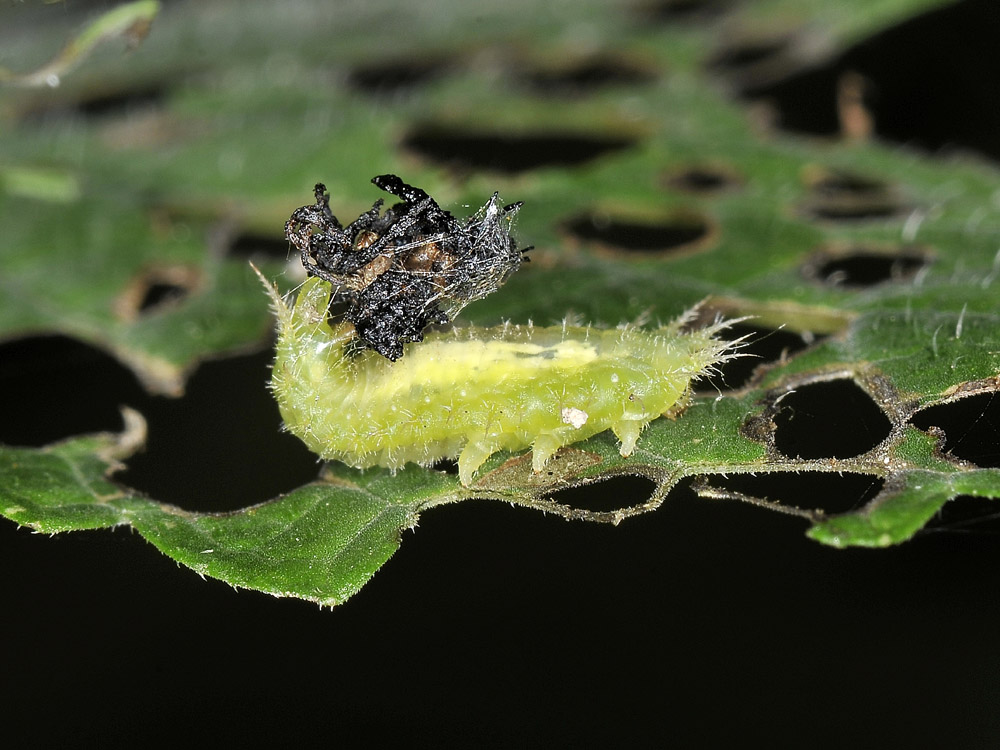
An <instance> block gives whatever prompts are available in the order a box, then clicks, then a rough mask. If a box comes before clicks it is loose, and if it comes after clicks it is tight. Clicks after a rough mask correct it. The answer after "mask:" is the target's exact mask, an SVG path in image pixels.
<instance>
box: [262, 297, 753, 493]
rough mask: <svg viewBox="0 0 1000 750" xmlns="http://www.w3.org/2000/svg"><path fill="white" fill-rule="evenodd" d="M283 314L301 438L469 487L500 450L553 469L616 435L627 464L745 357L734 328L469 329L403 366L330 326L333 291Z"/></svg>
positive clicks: (284, 397)
mask: <svg viewBox="0 0 1000 750" xmlns="http://www.w3.org/2000/svg"><path fill="white" fill-rule="evenodd" d="M268 289H269V290H270V293H271V295H272V298H273V303H274V307H275V310H276V312H277V317H278V342H277V354H276V359H275V363H274V369H273V374H272V389H273V391H274V394H275V397H276V398H277V401H278V404H279V407H280V410H281V414H282V417H283V419H284V421H285V425H286V427H287V429H288V430H289V431H291V432H292V433H293V434H295V435H297V436H298V437H299V438H300V439H302V440H303V441H304V442H305V443H306V445H307V446H309V448H310V449H311V450H313V451H314V452H315V453H317V454H319V455H320V456H321V457H322V458H324V459H326V460H338V461H342V462H344V463H346V464H348V465H350V466H354V467H358V468H365V467H370V466H384V467H388V468H391V469H398V468H401V467H402V466H404V465H405V464H406V463H407V462H415V463H418V464H422V465H429V464H432V463H433V462H434V461H436V460H438V459H441V458H457V459H458V467H459V478H460V480H461V482H462V484H463V485H465V486H468V485H469V484H470V483H471V482H472V480H473V478H474V475H475V472H476V470H477V469H478V468H479V467H480V466H481V465H482V464H483V462H485V461H486V459H488V458H489V457H490V456H491V455H493V454H494V453H496V452H497V451H500V450H509V451H519V450H524V449H526V448H529V447H530V448H531V449H532V452H533V456H532V467H533V468H534V470H535V471H540V470H542V468H543V467H544V466H545V463H546V462H547V461H548V459H549V458H550V457H551V456H552V455H553V454H554V453H555V452H556V451H557V450H558V449H559V448H561V447H562V446H565V445H569V444H571V443H575V442H578V441H580V440H584V439H586V438H589V437H591V436H593V435H596V434H597V433H600V432H603V431H605V430H608V429H610V430H611V431H612V432H613V433H614V434H615V436H616V437H617V438H618V439H619V441H620V442H621V448H620V450H621V454H622V455H623V456H628V455H630V454H631V453H632V451H633V450H634V448H635V446H636V441H637V440H638V438H639V435H640V433H641V432H642V430H643V429H644V428H645V427H646V426H647V425H648V424H649V423H650V422H651V421H652V420H653V419H655V418H657V417H658V416H660V415H661V414H664V413H673V412H675V411H679V410H680V409H681V408H683V406H684V405H685V404H686V400H687V398H688V394H689V391H690V387H691V383H692V382H693V381H694V380H695V379H697V378H698V377H700V376H702V375H704V374H706V373H707V372H709V371H710V370H711V368H713V366H715V365H716V364H717V363H719V362H721V361H724V360H726V359H728V358H731V357H732V356H735V355H734V353H733V351H732V349H733V346H734V344H735V343H736V342H732V341H725V340H723V339H720V338H717V337H716V334H718V333H719V332H720V331H721V330H723V329H724V328H725V327H726V326H727V325H728V323H726V322H717V323H716V324H714V325H712V326H709V327H706V328H702V329H698V330H693V331H683V330H682V326H683V325H684V323H686V322H687V321H688V317H687V316H682V317H681V318H680V319H678V320H676V321H674V322H673V323H671V324H669V325H668V326H665V327H662V328H658V329H654V330H642V329H639V328H636V327H633V326H622V327H619V328H616V329H599V328H594V327H586V326H572V325H563V326H555V327H537V326H531V325H526V326H525V325H509V324H508V325H504V326H499V327H496V328H476V327H456V328H454V329H453V330H451V331H444V332H431V333H428V334H427V335H426V336H425V338H424V341H423V342H422V343H411V344H407V345H406V351H405V354H404V356H402V357H401V358H400V359H399V360H398V361H396V362H392V361H389V360H387V359H386V358H384V357H382V356H380V355H379V354H377V353H376V352H373V351H371V350H359V349H358V347H356V346H354V347H352V346H351V342H352V340H353V338H354V332H353V329H352V326H351V325H350V323H340V324H333V325H331V324H330V322H329V321H328V319H327V308H328V304H329V299H330V293H331V287H330V284H329V283H328V282H326V281H323V280H321V279H319V278H311V279H309V280H307V281H306V282H305V283H304V284H303V285H302V287H301V289H300V290H299V293H298V296H297V298H296V300H295V302H294V304H292V305H291V306H288V305H286V304H285V302H284V301H283V300H282V299H281V298H280V297H279V296H278V294H277V292H276V291H275V290H274V289H273V287H271V286H270V285H268Z"/></svg>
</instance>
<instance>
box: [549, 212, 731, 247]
mask: <svg viewBox="0 0 1000 750" xmlns="http://www.w3.org/2000/svg"><path fill="white" fill-rule="evenodd" d="M563 229H564V231H566V232H567V233H568V234H569V235H571V236H572V237H574V238H575V239H578V240H582V241H584V242H589V243H594V244H596V245H602V246H604V247H605V248H609V249H612V250H625V251H629V252H636V253H652V252H657V253H667V252H669V253H679V252H683V251H685V250H691V249H693V248H694V247H696V246H698V247H700V246H704V245H705V244H707V241H708V239H709V238H710V237H711V236H712V234H713V233H712V231H711V227H710V225H709V222H708V220H707V219H705V218H704V217H703V216H702V215H701V214H698V213H695V212H692V211H684V212H681V211H678V212H674V213H672V214H670V215H669V216H667V217H665V218H663V219H662V220H660V221H650V220H640V219H633V218H627V217H615V216H611V215H609V214H606V213H603V212H596V211H595V212H591V213H586V214H581V215H580V216H576V217H574V218H571V219H568V220H567V221H565V222H563Z"/></svg>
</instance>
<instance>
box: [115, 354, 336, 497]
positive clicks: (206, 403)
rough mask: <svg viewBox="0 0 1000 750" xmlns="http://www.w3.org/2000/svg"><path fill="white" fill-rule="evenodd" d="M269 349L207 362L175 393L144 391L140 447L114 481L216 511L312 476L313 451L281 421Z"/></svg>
mask: <svg viewBox="0 0 1000 750" xmlns="http://www.w3.org/2000/svg"><path fill="white" fill-rule="evenodd" d="M271 360H272V354H271V352H269V351H267V352H261V353H258V354H253V355H246V356H241V357H232V358H229V359H224V360H218V361H214V362H206V363H205V364H203V365H201V366H200V367H199V368H198V369H197V370H196V371H195V373H194V374H193V375H192V377H191V379H190V381H189V382H188V386H187V389H186V392H185V395H184V396H183V397H182V398H179V399H168V398H162V397H156V398H150V400H149V403H148V405H147V406H146V407H145V408H144V409H143V414H144V416H145V417H146V421H147V427H148V440H147V444H146V449H145V450H144V451H142V452H141V453H138V454H136V455H135V456H132V457H131V458H129V459H128V460H127V461H126V465H127V468H126V469H125V470H124V471H122V472H119V473H117V474H115V476H114V478H115V481H118V482H121V483H122V484H126V485H128V486H129V487H133V488H135V489H137V490H141V491H142V492H145V493H147V494H148V495H150V496H151V497H154V498H156V499H157V500H159V501H162V502H169V503H173V504H175V505H179V506H180V507H182V508H185V509H187V510H197V511H211V512H221V511H227V510H236V509H238V508H243V507H246V506H248V505H252V504H254V503H260V502H263V501H265V500H269V499H271V498H272V497H274V496H276V495H278V494H280V493H282V492H287V491H289V490H291V489H294V488H295V487H298V486H300V485H302V484H305V483H307V482H310V481H312V480H313V479H315V478H316V476H317V475H318V473H319V469H320V464H319V462H318V460H317V458H316V456H315V455H313V454H312V453H311V452H310V451H309V449H308V448H306V447H305V445H303V444H302V443H301V442H300V441H299V440H298V439H297V438H295V437H294V436H292V435H291V434H289V433H287V432H283V431H282V429H281V417H280V415H279V414H278V407H277V404H276V403H275V401H274V399H273V398H272V396H271V394H270V393H269V392H268V390H267V381H268V378H269V367H270V364H271Z"/></svg>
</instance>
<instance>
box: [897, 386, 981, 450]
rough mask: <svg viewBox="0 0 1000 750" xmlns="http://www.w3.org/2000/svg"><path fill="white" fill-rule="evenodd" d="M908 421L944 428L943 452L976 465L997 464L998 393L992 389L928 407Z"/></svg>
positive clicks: (929, 426) (922, 425) (927, 426)
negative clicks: (988, 391)
mask: <svg viewBox="0 0 1000 750" xmlns="http://www.w3.org/2000/svg"><path fill="white" fill-rule="evenodd" d="M910 421H911V422H912V423H913V425H914V426H916V427H917V428H919V429H921V430H924V431H927V430H929V429H930V428H931V427H938V428H940V429H942V430H944V434H945V441H944V447H943V450H944V452H945V453H948V454H950V455H952V456H954V457H955V458H960V459H963V460H965V461H969V462H971V463H974V464H975V465H976V466H982V467H998V466H1000V395H998V394H997V393H996V392H993V393H980V394H978V395H975V396H968V397H967V398H962V399H959V400H958V401H952V402H951V403H948V404H940V405H938V406H931V407H929V408H927V409H923V410H921V411H919V412H917V413H916V414H915V415H914V416H913V418H912V419H911V420H910Z"/></svg>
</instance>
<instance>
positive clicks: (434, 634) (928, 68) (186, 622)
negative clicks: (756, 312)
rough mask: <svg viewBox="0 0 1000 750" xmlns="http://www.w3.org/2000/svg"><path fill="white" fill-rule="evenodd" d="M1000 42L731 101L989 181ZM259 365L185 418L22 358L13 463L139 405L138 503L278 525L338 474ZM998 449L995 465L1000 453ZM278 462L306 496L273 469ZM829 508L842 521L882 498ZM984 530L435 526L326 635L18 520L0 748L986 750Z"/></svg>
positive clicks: (848, 492)
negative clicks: (227, 509)
mask: <svg viewBox="0 0 1000 750" xmlns="http://www.w3.org/2000/svg"><path fill="white" fill-rule="evenodd" d="M707 5H711V3H708V4H707ZM998 18H1000V16H998V15H997V9H996V6H995V5H993V4H990V3H984V2H966V3H958V4H956V5H955V7H954V8H953V9H949V11H948V12H939V13H935V14H928V16H927V17H925V18H922V19H917V20H915V21H911V22H908V23H907V24H903V25H901V26H900V27H898V28H897V29H893V30H891V31H889V32H886V33H885V34H882V35H879V36H878V37H877V38H874V39H872V40H867V41H866V42H864V43H862V44H860V45H858V46H857V47H856V48H854V49H852V50H850V51H848V52H847V53H845V55H844V56H842V57H841V58H838V59H837V60H834V61H832V62H831V63H830V64H829V65H828V66H827V67H825V68H822V69H816V70H811V71H807V72H802V73H798V74H796V75H795V76H789V77H787V78H785V79H782V80H779V81H771V82H759V81H754V80H752V76H751V77H750V78H746V77H744V78H739V80H737V79H736V78H734V80H736V83H737V85H735V86H734V90H735V91H736V92H737V93H738V94H740V95H744V96H747V97H750V98H753V99H767V100H768V101H770V102H771V104H772V106H775V107H776V108H777V111H778V112H779V115H780V117H779V124H784V125H785V126H786V127H788V128H789V129H791V130H795V131H796V132H806V133H812V134H816V135H829V134H831V133H832V132H833V131H834V130H835V128H836V123H835V118H834V119H833V120H824V119H823V118H822V117H821V116H820V115H822V112H823V111H824V110H823V107H827V108H829V107H830V106H831V104H830V102H831V101H832V100H831V99H830V92H832V86H833V83H832V82H835V81H836V79H837V77H838V71H842V70H845V69H851V70H861V72H862V73H864V74H865V75H866V76H867V78H868V80H869V83H870V85H871V92H872V101H871V103H870V106H871V107H872V110H873V112H874V114H875V119H876V122H879V123H886V124H887V125H886V127H887V128H889V129H888V130H886V131H884V132H880V133H879V135H880V137H883V138H885V139H894V140H898V141H902V142H904V143H907V144H908V145H909V146H910V147H913V148H924V149H929V150H933V151H939V150H941V149H944V150H946V151H948V152H952V151H954V150H961V151H966V150H971V151H976V152H979V153H981V154H985V155H987V156H990V157H996V156H997V155H998V154H1000V149H998V147H997V141H996V134H997V133H1000V127H997V125H998V124H997V122H996V121H997V119H998V117H1000V107H997V106H996V105H997V98H996V95H995V93H994V92H995V90H996V86H995V83H994V82H995V81H996V80H997V76H996V71H995V69H994V70H991V69H990V68H989V67H988V66H990V65H992V66H993V67H994V68H995V67H996V65H997V57H996V55H995V54H994V53H992V52H989V53H987V51H988V50H992V49H994V47H993V45H995V40H996V39H997V38H998V37H997V35H996V31H997V30H998V28H997V25H998V24H997V21H998ZM931 47H933V48H934V49H936V50H938V51H939V54H936V55H933V56H931V55H929V54H928V53H927V50H928V49H929V48H931ZM977 50H978V51H979V52H980V53H981V54H979V55H978V56H977V54H976V51H977ZM838 66H839V67H838ZM866 66H867V67H866ZM907 66H909V67H907ZM736 67H739V66H736ZM907 70H908V71H909V75H904V74H903V73H904V72H905V71H907ZM810 76H811V77H812V78H809V77H810ZM803 79H804V80H806V81H807V82H808V83H809V85H803V83H802V80H803ZM823 81H827V82H828V84H829V85H828V88H827V92H828V93H827V96H826V98H823V96H822V91H823V88H822V87H823V86H824V85H826V84H823ZM956 81H960V82H961V86H959V85H958V84H956ZM796 92H798V93H796ZM816 97H820V98H821V99H823V101H825V104H817V99H816ZM914 102H917V103H914ZM830 111H831V112H832V111H833V110H832V109H831V110H830ZM831 123H832V124H831ZM942 123H943V124H942ZM949 123H950V124H952V125H953V126H954V129H952V130H948V129H947V127H946V126H947V124H949ZM972 131H976V132H972ZM977 133H978V135H977ZM268 358H269V354H268V353H267V352H261V353H259V354H254V355H247V356H245V357H240V358H233V359H231V360H227V361H225V362H217V363H210V364H207V365H205V366H203V367H202V368H201V369H200V370H199V372H198V373H197V374H196V375H195V377H194V379H193V381H192V383H191V385H190V388H189V393H188V395H187V396H186V397H185V398H184V399H182V400H181V401H175V402H171V401H167V400H164V399H152V398H149V397H147V396H144V395H143V394H142V393H141V391H140V390H139V389H138V386H137V385H136V384H135V382H134V379H132V378H131V376H130V375H129V374H128V373H127V372H125V371H124V370H122V369H121V368H120V367H119V366H117V365H115V364H114V363H112V362H109V361H107V360H106V358H104V357H103V356H102V355H100V354H98V353H96V352H94V351H92V350H90V349H89V348H88V347H83V346H81V345H78V344H74V343H72V342H69V341H67V340H65V339H59V338H55V339H32V340H28V341H22V342H17V343H14V344H9V345H6V346H4V347H2V348H0V390H2V391H3V403H0V410H2V411H0V413H2V414H3V415H4V416H3V419H2V424H3V435H2V436H0V439H2V440H3V441H4V442H9V443H13V444H42V443H44V442H47V441H49V440H52V439H57V438H59V437H63V436H65V435H69V434H74V433H77V432H79V431H84V430H86V431H90V430H94V429H116V428H117V427H118V424H119V423H118V422H117V419H118V418H117V416H116V414H117V405H118V404H119V403H130V404H132V405H134V406H137V407H138V408H140V410H142V411H143V412H144V413H145V414H146V415H147V417H148V418H149V422H150V427H151V432H150V435H151V437H150V444H149V446H148V447H147V450H146V451H145V452H144V453H143V454H140V455H139V456H137V457H136V458H135V459H133V460H132V461H130V462H129V468H128V470H127V471H126V472H125V473H124V474H121V475H119V479H121V480H122V481H123V482H126V483H128V484H130V485H131V486H134V487H137V488H140V489H142V490H144V491H147V492H149V493H150V494H151V495H153V496H155V497H157V498H158V499H160V500H165V501H175V502H177V501H180V500H181V499H183V502H184V504H185V507H193V505H192V504H198V503H200V505H199V507H201V508H202V509H222V508H223V507H224V505H225V499H224V498H225V497H239V498H246V497H248V496H254V497H256V498H257V499H260V500H263V499H266V498H267V497H271V496H272V495H274V494H275V493H276V492H280V491H282V490H287V489H289V488H290V487H294V486H296V485H297V484H299V483H301V482H303V481H308V479H309V478H310V477H312V476H315V473H316V471H317V466H316V464H315V463H314V462H313V460H312V458H311V456H309V455H308V453H306V452H304V449H301V447H300V446H299V445H298V444H297V443H296V442H295V441H293V440H291V439H289V438H287V436H280V435H278V431H277V424H278V421H277V415H276V412H275V409H274V407H273V404H272V403H271V402H270V400H269V398H268V395H267V393H266V391H265V390H264V387H263V384H264V382H265V379H266V376H267V370H266V365H267V361H268ZM66 383H72V384H73V386H72V388H66V387H65V384H66ZM60 384H62V385H63V386H64V387H61V388H60V387H59V386H60ZM237 405H238V406H237ZM234 408H239V409H240V410H241V413H245V414H246V415H247V419H248V420H250V421H251V422H252V423H253V424H255V425H259V428H255V429H252V430H247V431H246V433H245V434H241V435H239V436H234V435H232V434H229V433H213V432H212V428H211V425H212V424H213V423H216V420H213V419H211V418H209V419H207V420H206V414H208V415H209V417H211V415H212V414H213V413H215V414H218V415H220V417H223V418H221V419H219V420H218V422H220V423H222V424H225V423H226V421H227V420H226V419H225V418H224V415H226V414H227V412H228V411H229V410H231V409H234ZM39 409H44V413H45V414H48V415H51V418H49V419H44V420H39V419H38V418H37V416H38V413H39V411H38V410H39ZM213 409H214V410H215V411H214V412H213V411H212V410H213ZM195 424H198V425H201V427H199V428H197V429H195V428H194V427H193V425H195ZM40 425H41V426H40ZM220 429H224V428H220ZM258 436H263V437H258ZM237 438H239V439H240V440H243V441H244V442H239V443H238V442H235V440H236V439H237ZM980 440H981V441H985V442H986V443H990V444H992V445H993V446H995V445H996V442H997V438H996V432H995V431H994V432H992V433H989V432H988V433H986V435H985V436H984V437H982V438H980ZM220 446H226V450H225V451H222V450H221V449H220ZM994 453H995V450H994ZM265 457H266V458H265ZM276 462H280V463H281V464H282V465H284V466H285V467H286V468H287V473H286V474H284V475H282V476H275V475H274V473H273V472H271V471H267V470H265V469H262V468H261V467H268V466H273V465H274V463H276ZM269 482H270V483H272V484H269ZM837 486H840V487H842V492H843V493H844V495H845V496H844V497H842V498H840V499H839V501H840V502H841V503H844V504H846V505H847V506H848V507H849V506H850V504H851V503H852V502H855V501H856V499H857V498H859V497H860V495H861V494H862V493H863V490H864V488H860V489H859V488H858V487H856V486H848V485H834V487H835V490H834V491H836V487H837ZM625 489H627V487H622V486H617V487H615V486H612V489H611V492H614V493H617V492H619V491H623V490H625ZM591 491H592V492H594V491H596V492H602V491H603V492H605V494H606V493H607V492H608V488H607V487H606V486H605V487H604V488H603V490H602V489H600V488H599V489H597V490H591ZM251 493H257V495H252V494H251ZM579 501H580V502H581V503H587V502H590V501H593V502H600V500H599V499H598V500H593V498H591V499H589V500H588V498H586V497H581V498H579ZM623 504H624V503H623ZM969 510H970V513H969V514H967V516H966V518H965V519H964V520H961V521H959V520H956V518H957V516H949V517H945V518H941V519H938V521H937V522H936V524H935V525H934V526H933V528H931V529H929V530H927V531H925V532H923V533H921V534H919V535H918V537H917V538H916V539H915V540H914V541H912V542H909V543H907V544H904V545H902V546H900V547H897V548H892V549H887V550H878V551H870V550H858V549H852V550H835V549H831V548H827V547H822V546H820V545H818V544H816V543H814V542H812V541H809V540H808V539H806V538H805V537H804V536H803V533H802V532H803V531H804V530H805V527H806V524H805V522H804V521H802V520H799V519H796V518H792V517H787V516H782V515H778V514H775V513H770V512H767V511H765V510H762V509H759V508H755V507H751V506H746V505H741V504H738V503H735V502H728V501H726V502H723V501H707V500H698V499H696V498H695V497H694V495H693V493H692V491H691V490H690V487H688V486H687V485H684V486H681V487H679V488H677V490H675V491H674V492H673V493H672V494H671V496H670V497H669V498H668V501H667V502H666V503H665V504H664V506H663V507H662V508H661V509H659V510H658V511H657V512H655V513H653V514H649V515H646V516H642V517H639V518H636V519H632V520H629V521H626V522H625V523H623V524H622V525H621V526H619V527H610V526H603V525H593V524H585V523H567V522H565V521H563V520H560V519H558V518H555V517H551V516H543V515H541V514H539V513H535V512H529V511H526V510H522V509H516V508H512V507H509V506H507V505H504V504H501V503H492V502H482V501H481V502H466V503H462V504H460V505H456V506H452V507H445V508H440V509H436V510H433V511H431V512H429V513H427V514H425V515H424V516H423V517H422V518H421V522H420V526H419V528H418V529H417V530H416V531H415V532H406V533H405V534H404V538H403V545H402V548H401V550H400V551H399V552H398V553H397V554H396V555H395V556H394V557H393V558H392V560H391V561H390V562H389V563H388V564H387V565H386V566H385V567H384V568H383V569H382V570H381V571H380V572H379V573H378V574H377V575H376V577H375V578H374V580H373V581H372V582H371V583H370V584H369V585H368V586H367V587H366V588H365V589H364V590H363V591H362V592H361V593H359V594H358V595H356V596H355V597H354V598H353V599H352V600H351V601H349V602H348V603H346V604H345V605H343V606H341V607H339V608H337V609H335V610H333V611H329V610H319V609H318V608H317V607H316V606H315V605H312V604H308V603H305V602H302V601H297V600H279V599H273V598H271V597H268V596H266V595H262V594H258V593H254V592H246V591H236V590H233V589H232V588H230V587H229V586H227V585H225V584H223V583H220V582H218V581H213V580H202V579H201V578H199V577H198V576H197V575H195V574H194V573H192V572H191V571H189V570H187V569H184V568H181V567H179V566H178V565H177V564H176V563H174V562H172V561H171V560H169V559H167V558H165V557H163V556H162V555H160V554H159V553H158V552H157V551H156V550H155V549H154V548H153V547H152V546H150V545H149V544H147V543H146V542H145V541H143V540H142V538H141V537H140V536H139V535H138V534H135V533H132V532H131V531H129V530H128V529H119V530H116V531H95V532H80V533H73V534H66V535H61V536H56V537H47V536H44V535H37V534H33V533H31V532H30V531H29V530H28V529H17V528H16V527H15V526H14V524H12V523H9V522H3V523H0V567H2V570H3V571H4V575H3V583H2V590H0V591H2V593H0V601H2V602H3V618H2V622H3V627H2V629H0V637H2V639H3V643H4V646H5V649H4V657H3V662H2V664H3V666H2V667H0V675H2V677H0V680H2V684H3V690H4V693H5V695H6V697H5V698H4V700H3V704H2V705H3V706H4V717H5V719H6V725H7V726H6V731H5V733H4V734H5V735H7V736H9V737H16V736H17V735H20V736H21V737H25V738H34V739H35V741H36V744H43V743H44V744H46V745H57V744H67V743H73V744H90V743H93V744H96V743H98V742H102V743H111V744H125V743H128V744H130V745H132V744H140V743H143V744H144V743H147V742H150V741H156V740H160V741H170V742H176V743H185V744H188V743H199V744H209V743H213V744H223V745H236V744H246V743H251V744H264V743H268V744H281V745H320V744H323V745H331V746H335V747H340V746H358V745H362V744H364V745H369V746H375V745H387V744H389V743H393V744H396V745H401V746H404V747H410V746H412V747H422V746H435V747H440V746H452V745H454V746H466V747H468V746H472V747H477V746H488V745H503V746H514V747H516V746H539V745H544V744H547V745H554V746H568V745H576V746H594V745H615V746H637V747H644V746H650V745H653V744H657V745H665V744H668V743H676V744H683V745H692V744H694V745H699V746H705V745H709V746H713V745H721V744H723V743H726V744H739V745H747V744H750V743H756V742H760V743H767V744H768V745H788V744H791V743H793V742H794V743H796V744H801V745H803V746H809V747H844V746H860V747H882V746H887V745H890V744H891V745H892V746H901V745H915V746H935V745H939V746H949V747H992V746H995V745H996V741H997V739H998V738H1000V732H998V729H1000V720H998V719H997V711H996V706H997V705H998V703H1000V701H998V698H1000V680H998V674H1000V671H998V667H1000V665H998V661H1000V658H998V648H997V640H998V638H997V635H996V624H997V623H998V622H1000V617H998V615H1000V612H998V609H1000V602H998V597H997V595H996V594H995V591H994V588H993V584H992V583H991V581H992V580H993V578H994V577H995V568H994V565H995V563H996V562H997V559H998V553H1000V538H998V537H997V535H996V531H995V527H991V526H990V521H989V518H988V514H989V513H990V510H991V509H990V508H989V507H988V506H987V505H986V504H983V505H980V506H974V507H971V508H970V509H969ZM969 518H971V519H972V520H971V522H970V521H969Z"/></svg>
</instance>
